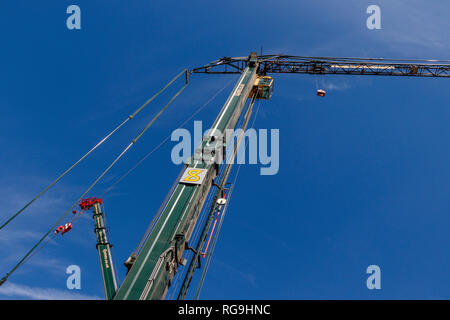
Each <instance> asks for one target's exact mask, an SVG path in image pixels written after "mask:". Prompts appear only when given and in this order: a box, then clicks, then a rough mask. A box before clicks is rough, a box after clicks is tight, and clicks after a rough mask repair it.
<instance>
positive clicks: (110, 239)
mask: <svg viewBox="0 0 450 320" xmlns="http://www.w3.org/2000/svg"><path fill="white" fill-rule="evenodd" d="M233 80H235V79H231V80H230V81H229V82H228V83H227V84H225V86H224V87H223V88H222V89H220V90H219V91H218V92H216V93H215V94H214V95H213V96H212V97H211V98H210V99H208V100H207V101H206V102H205V103H204V104H203V105H202V106H201V107H200V108H199V109H197V110H196V111H195V112H194V113H193V114H192V115H191V116H190V117H189V118H188V119H186V120H185V121H184V122H183V123H182V124H181V125H180V126H179V127H182V126H184V125H185V124H186V123H187V122H188V121H190V120H191V119H192V118H193V117H195V116H196V115H197V114H198V113H199V112H200V111H201V110H203V109H204V108H205V107H206V106H207V105H208V104H209V103H211V101H213V100H214V99H215V98H216V97H217V96H218V95H219V94H220V93H221V92H222V91H223V90H225V89H226V88H227V87H228V86H229V85H230V84H231V82H233ZM170 137H171V135H169V136H168V137H166V138H165V139H164V140H163V141H162V142H161V143H160V144H158V145H157V146H156V147H155V148H154V149H153V150H152V151H150V152H149V153H148V154H147V155H146V156H144V157H143V158H142V159H141V160H140V161H139V162H138V163H137V164H136V165H135V166H133V167H132V168H131V169H130V170H128V171H127V172H126V173H125V174H124V175H122V176H121V177H120V178H119V179H117V181H116V182H115V183H113V184H112V185H111V186H110V187H109V188H108V189H106V191H105V192H103V194H102V195H101V196H100V198H103V196H104V195H105V194H106V193H108V192H109V191H111V190H112V188H113V187H114V186H116V185H117V184H118V183H119V182H121V181H122V180H123V179H124V178H125V177H126V176H128V175H129V174H130V173H131V172H132V171H133V170H134V169H136V168H137V167H138V166H139V165H140V164H141V163H142V162H143V161H144V160H146V159H147V158H148V157H149V156H150V155H151V154H152V153H153V152H155V151H156V150H157V149H159V148H160V147H161V146H162V145H163V144H164V143H166V142H167V140H168V139H169V138H170ZM180 177H181V176H180ZM180 177H179V178H180ZM179 178H178V179H177V180H176V181H178V180H179ZM170 193H171V192H169V194H170ZM165 202H167V201H165ZM165 202H163V204H164V203H165ZM102 207H103V216H104V218H105V225H108V222H107V221H106V213H105V209H104V206H102ZM83 212H84V211H83V210H81V212H80V213H79V214H78V215H77V216H76V217H74V218H73V219H72V220H71V221H70V223H72V224H74V223H75V221H77V220H78V219H79V218H80V216H81V214H82V213H83ZM157 216H158V214H157V215H155V217H154V219H153V220H152V222H151V223H150V225H149V227H148V229H150V231H151V229H152V228H153V226H154V223H155V221H154V220H156V219H155V218H156V217H157ZM150 231H149V230H146V234H147V235H148V234H149V233H150ZM107 232H108V238H109V242H111V243H113V241H112V238H111V234H110V232H109V229H107ZM55 237H56V235H52V236H51V237H50V238H49V239H48V240H47V241H46V242H44V244H42V245H41V246H40V247H39V248H37V249H36V250H35V251H34V252H33V253H32V254H31V255H30V256H28V258H27V259H26V260H25V261H24V263H26V262H27V261H28V260H30V259H31V258H32V257H33V256H34V255H36V254H37V253H38V252H39V251H40V250H42V249H43V248H44V247H45V246H47V245H48V244H49V243H50V242H51V241H52V240H53V239H54V238H55ZM144 237H145V235H144ZM144 237H143V239H144V240H145V239H146V237H145V238H144ZM142 242H143V240H141V242H140V243H139V245H138V246H137V247H136V249H135V251H133V253H132V255H133V254H134V255H137V254H138V253H139V251H140V248H141V247H142V244H141V243H142ZM112 249H113V248H112ZM114 264H115V260H114ZM115 271H116V278H117V279H118V274H117V266H116V265H115Z"/></svg>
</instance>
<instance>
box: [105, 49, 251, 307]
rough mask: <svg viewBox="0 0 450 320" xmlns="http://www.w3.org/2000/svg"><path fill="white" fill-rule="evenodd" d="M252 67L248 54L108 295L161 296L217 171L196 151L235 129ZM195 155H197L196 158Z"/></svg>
mask: <svg viewBox="0 0 450 320" xmlns="http://www.w3.org/2000/svg"><path fill="white" fill-rule="evenodd" d="M257 69H258V63H257V59H256V54H254V55H253V56H251V57H250V59H249V64H248V66H247V67H246V68H245V69H244V70H243V72H242V74H241V76H240V78H239V80H238V82H237V83H236V85H235V87H234V89H233V91H232V93H231V94H230V96H229V97H228V99H227V101H226V102H225V105H224V106H223V107H222V110H221V112H220V113H219V116H218V117H217V119H216V121H215V122H214V124H213V127H212V130H211V131H210V133H209V134H208V135H207V136H205V137H204V138H203V141H202V143H201V146H200V147H199V148H198V149H197V150H196V151H195V154H194V161H192V162H191V164H189V165H187V166H186V167H185V168H183V170H185V174H186V173H187V174H188V175H187V177H185V178H183V177H184V176H185V174H183V176H182V178H181V179H180V182H179V184H178V186H177V187H176V188H175V190H174V192H173V194H172V195H171V196H170V198H169V200H168V202H167V205H166V207H165V208H164V209H163V211H162V213H161V216H160V217H159V219H158V221H157V222H156V224H155V227H154V229H153V230H152V231H151V233H150V235H149V237H148V239H147V240H146V241H145V243H144V245H143V247H142V250H141V252H140V253H139V255H138V256H137V257H136V260H135V262H134V263H133V265H132V266H131V268H130V270H129V272H128V274H127V276H126V278H125V280H124V282H123V284H122V285H121V287H120V288H119V290H118V292H117V294H116V296H115V297H114V299H119V300H138V299H139V300H150V299H163V298H164V297H165V295H166V293H167V290H168V287H169V286H170V283H171V280H172V278H173V277H174V275H175V273H176V272H177V267H178V265H179V264H181V263H182V255H183V252H184V250H185V248H186V245H187V242H188V241H189V239H190V236H191V233H192V231H193V229H194V226H195V224H196V222H197V219H198V215H199V213H200V211H201V209H202V207H203V204H204V202H205V200H206V196H207V195H208V193H209V190H210V188H211V186H212V184H213V179H214V178H215V177H216V175H217V173H218V168H217V166H216V165H215V163H208V162H207V161H203V160H202V158H201V157H202V154H214V151H215V150H216V144H217V143H218V141H217V139H216V137H215V136H214V135H215V134H216V132H221V133H224V132H225V130H226V129H233V128H234V127H235V125H236V122H237V120H238V119H239V117H240V115H241V113H242V111H243V109H244V106H245V103H246V101H247V98H248V96H249V93H250V91H251V89H252V88H253V84H254V82H255V79H256V77H257V73H256V71H257ZM199 154H200V155H201V157H200V158H198V157H196V156H197V155H199ZM200 177H201V179H200ZM197 178H198V179H197ZM200 180H201V181H200Z"/></svg>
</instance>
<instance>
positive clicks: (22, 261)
mask: <svg viewBox="0 0 450 320" xmlns="http://www.w3.org/2000/svg"><path fill="white" fill-rule="evenodd" d="M183 72H186V74H187V70H185V71H183ZM188 84H189V83H188V78H187V77H186V84H185V85H184V86H183V87H182V88H181V89H180V90H179V91H178V92H177V93H175V95H174V96H173V97H172V98H171V99H170V101H169V102H168V103H167V104H166V105H165V106H164V107H163V108H162V109H161V110H160V111H159V112H158V113H157V114H156V115H155V116H154V117H153V118H152V120H150V122H149V123H148V124H147V125H146V126H145V127H144V129H142V130H141V132H140V133H139V134H138V135H137V136H136V138H134V139H133V140H132V141H131V143H130V144H129V145H128V146H127V147H125V149H124V150H123V151H122V152H121V153H120V154H119V155H118V156H117V157H116V158H115V159H114V161H113V162H112V163H111V164H110V165H109V166H108V167H107V168H106V169H105V170H104V171H103V172H102V174H100V176H99V177H98V178H97V179H96V180H95V181H94V182H93V183H92V184H91V185H90V186H89V188H87V190H86V191H85V192H83V194H82V195H81V196H80V197H79V198H78V200H77V201H75V202H74V203H73V204H72V206H71V207H70V209H69V210H67V211H66V212H65V213H64V214H63V215H62V216H61V218H59V219H58V221H57V222H56V223H55V224H54V225H53V226H52V227H51V228H50V230H49V231H47V232H46V233H45V234H44V236H43V237H42V238H41V239H40V240H39V241H38V242H37V243H36V244H35V245H34V246H33V247H32V248H31V249H30V250H29V251H28V252H27V253H26V254H25V256H24V257H23V258H22V259H21V260H20V261H19V262H18V263H17V264H16V265H15V266H14V267H13V268H12V269H11V271H10V272H8V273H7V274H6V275H5V276H4V277H3V278H2V279H1V280H0V286H1V285H2V284H3V283H5V281H6V280H7V279H8V278H9V276H10V275H11V274H12V273H13V272H14V271H16V269H17V268H18V267H20V266H21V265H22V264H23V263H24V262H25V261H26V260H27V258H28V256H29V255H30V254H32V253H33V251H34V250H35V249H36V248H37V247H38V246H39V245H40V244H41V243H42V242H43V241H44V240H45V238H46V237H47V236H48V235H49V234H50V233H51V232H52V231H53V229H54V228H55V227H56V226H57V225H58V224H59V223H60V222H61V220H62V219H64V217H65V216H66V215H67V214H68V213H69V212H70V211H71V210H72V209H73V208H74V207H75V206H76V205H77V204H78V203H79V202H80V201H81V200H82V199H83V197H84V196H85V195H86V194H87V193H88V192H89V191H90V190H91V189H92V188H93V187H94V186H95V185H96V184H97V183H98V182H99V181H100V179H101V178H103V176H104V175H105V174H106V173H107V172H108V171H109V170H110V169H111V168H112V167H113V166H114V165H115V164H116V163H117V161H119V159H120V158H122V156H123V155H124V154H125V153H126V152H127V151H128V150H129V149H130V148H131V147H132V146H133V145H134V144H135V143H136V142H137V141H138V140H139V139H140V138H141V137H142V135H143V134H144V133H145V132H146V131H147V129H148V128H150V126H151V125H152V124H153V123H154V122H155V121H156V119H158V118H159V116H160V115H161V114H162V113H163V112H164V111H165V110H166V109H167V108H168V107H169V105H170V104H171V103H172V102H173V101H174V100H175V99H176V97H178V95H179V94H180V93H181V92H182V91H183V90H184V89H185V88H186V87H187V85H188Z"/></svg>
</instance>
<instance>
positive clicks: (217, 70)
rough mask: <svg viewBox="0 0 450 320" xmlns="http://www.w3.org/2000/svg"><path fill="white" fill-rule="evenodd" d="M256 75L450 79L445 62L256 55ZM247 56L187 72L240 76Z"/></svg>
mask: <svg viewBox="0 0 450 320" xmlns="http://www.w3.org/2000/svg"><path fill="white" fill-rule="evenodd" d="M258 61H259V70H258V74H262V75H265V74H270V73H303V74H343V75H380V76H411V77H450V61H449V60H400V59H368V58H331V57H303V56H289V55H261V56H258ZM247 64H248V59H247V57H235V58H230V57H224V58H220V59H218V60H216V61H213V62H210V63H209V64H207V65H204V66H201V67H197V68H194V69H192V70H191V73H210V74H228V73H241V72H242V70H244V69H245V67H246V66H247Z"/></svg>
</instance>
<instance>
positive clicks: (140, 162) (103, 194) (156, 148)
mask: <svg viewBox="0 0 450 320" xmlns="http://www.w3.org/2000/svg"><path fill="white" fill-rule="evenodd" d="M234 80H235V79H234V78H233V79H231V80H230V81H229V82H228V83H226V84H225V86H224V87H223V88H222V89H220V90H219V91H217V92H216V93H215V94H214V95H213V96H212V97H211V98H209V99H208V100H207V101H206V102H205V103H204V104H203V105H202V106H201V107H200V108H198V109H197V110H196V111H195V112H194V113H193V114H192V115H190V116H189V118H187V119H186V120H185V121H184V122H183V123H181V124H180V125H179V126H178V127H179V128H181V127H183V126H184V125H185V124H186V123H188V122H189V121H190V120H191V119H192V118H194V117H195V116H196V115H197V114H198V113H199V112H200V111H202V110H203V109H204V108H206V107H207V106H208V105H209V104H210V103H211V102H212V101H213V100H214V99H216V98H217V96H218V95H219V94H221V93H222V92H223V90H225V89H226V88H227V87H228V86H229V85H230V84H231V83H232V82H233V81H234ZM171 136H172V134H170V135H168V136H167V137H166V138H165V139H164V140H162V141H161V142H160V143H159V144H158V145H157V146H156V147H154V148H153V149H152V150H151V151H150V152H149V153H147V154H146V155H145V156H144V157H143V158H142V159H141V160H139V161H138V162H137V163H136V164H135V165H134V166H133V167H132V168H131V169H129V170H128V171H127V172H125V173H124V174H123V175H122V176H121V177H120V178H118V179H117V180H116V181H115V182H114V183H113V184H112V185H111V186H109V187H108V188H107V189H106V190H105V191H104V192H103V193H102V194H101V196H100V198H103V197H104V196H105V195H106V194H107V193H109V192H110V191H111V190H112V189H113V188H114V187H115V186H116V185H118V184H119V183H120V182H121V181H122V180H123V179H125V178H126V177H127V176H128V175H129V174H130V173H131V172H133V171H134V170H135V169H136V168H137V167H138V166H140V165H141V164H142V163H143V162H144V161H145V160H147V158H148V157H150V156H151V155H152V154H153V153H154V152H156V151H157V150H158V149H159V148H161V147H162V146H163V145H164V144H165V143H166V142H167V141H168V140H169V139H170V137H171Z"/></svg>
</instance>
